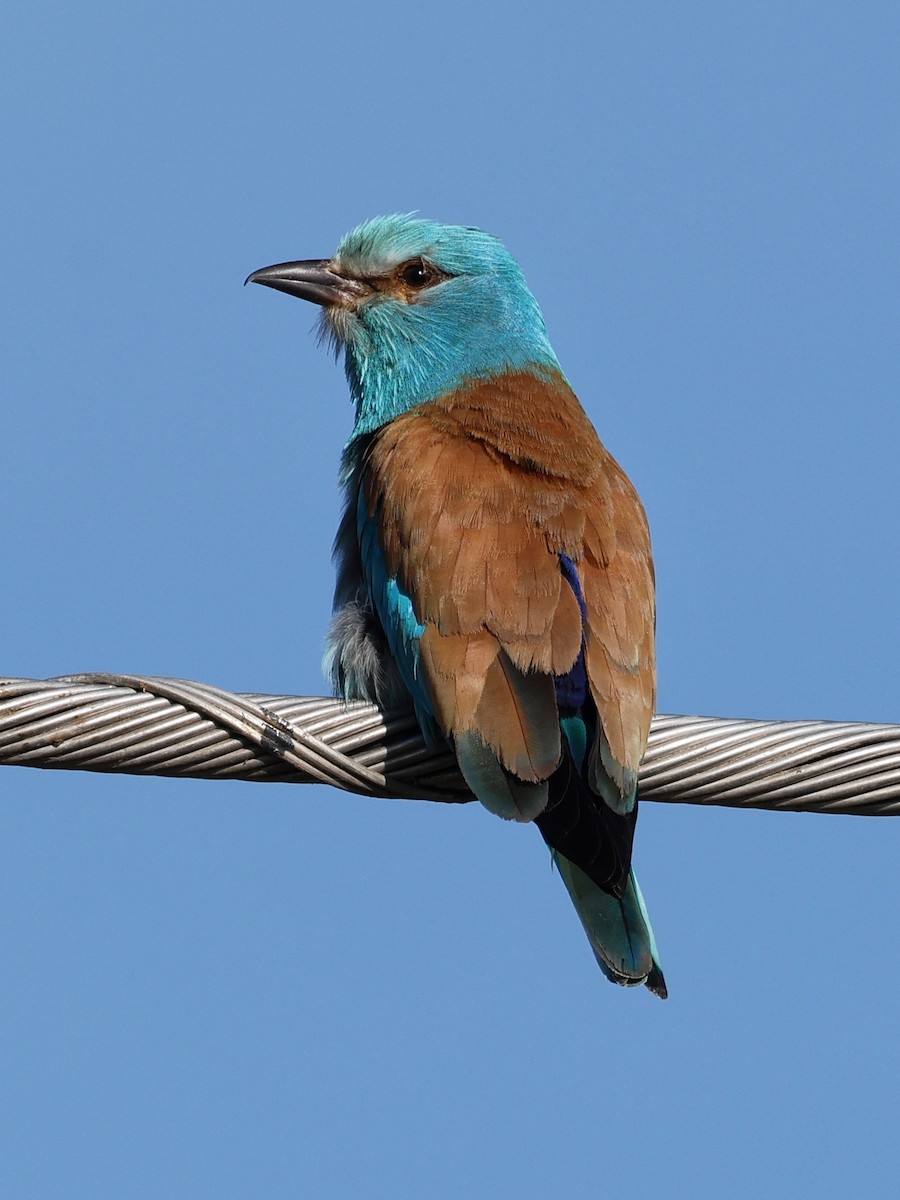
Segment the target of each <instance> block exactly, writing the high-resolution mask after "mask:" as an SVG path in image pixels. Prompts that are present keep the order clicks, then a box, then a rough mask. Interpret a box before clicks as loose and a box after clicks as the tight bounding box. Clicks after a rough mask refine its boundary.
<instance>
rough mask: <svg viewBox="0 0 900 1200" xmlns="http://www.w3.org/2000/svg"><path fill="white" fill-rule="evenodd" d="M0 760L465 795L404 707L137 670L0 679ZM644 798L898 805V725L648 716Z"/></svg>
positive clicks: (428, 795)
mask: <svg viewBox="0 0 900 1200" xmlns="http://www.w3.org/2000/svg"><path fill="white" fill-rule="evenodd" d="M0 764H5V765H8V766H27V767H43V768H53V769H58V770H74V771H105V772H119V773H123V774H131V775H167V776H181V777H193V778H200V779H246V780H252V781H255V782H279V783H315V782H318V783H327V784H331V785H333V786H334V787H339V788H343V789H344V790H346V791H351V792H358V793H360V794H362V795H368V796H380V797H386V796H392V797H399V798H408V799H420V800H436V801H442V802H444V803H465V802H467V801H469V800H471V799H472V795H471V793H470V792H469V791H468V789H467V788H466V785H465V783H464V782H463V780H462V778H461V777H460V775H459V772H458V770H457V768H456V763H455V760H454V758H453V755H452V753H450V752H449V751H448V750H446V749H435V748H431V747H428V746H426V744H425V743H424V741H423V740H422V737H421V735H420V733H419V730H418V726H417V725H416V721H415V718H414V716H413V715H412V713H410V712H406V711H403V712H381V711H380V710H379V709H377V708H375V707H373V706H372V705H369V704H364V703H359V702H355V703H351V704H345V703H344V702H342V701H340V700H332V699H325V698H322V697H316V696H276V695H269V694H265V693H255V692H254V693H245V694H236V693H233V692H228V691H225V690H224V689H222V688H217V687H212V686H211V685H209V684H205V683H196V682H193V681H191V680H185V679H164V678H157V677H154V676H138V675H107V674H92V675H66V676H61V677H59V678H57V679H45V680H39V679H0ZM639 786H640V796H641V799H642V800H657V801H665V802H667V803H675V804H716V805H726V806H729V807H736V808H773V809H782V810H791V811H816V812H841V813H854V814H860V815H870V816H893V815H897V814H900V726H896V725H871V724H860V723H850V722H835V721H750V720H744V719H729V718H722V717H680V716H658V717H656V719H655V720H654V722H653V728H652V730H651V733H650V744H649V747H648V750H647V754H646V756H645V758H644V762H643V765H642V767H641V773H640V785H639Z"/></svg>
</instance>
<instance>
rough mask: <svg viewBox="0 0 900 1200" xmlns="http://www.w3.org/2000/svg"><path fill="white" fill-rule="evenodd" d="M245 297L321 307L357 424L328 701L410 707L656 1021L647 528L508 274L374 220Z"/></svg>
mask: <svg viewBox="0 0 900 1200" xmlns="http://www.w3.org/2000/svg"><path fill="white" fill-rule="evenodd" d="M250 281H252V282H253V283H261V284H264V285H265V286H266V287H271V288H277V289H278V290H279V291H282V292H287V293H288V294H289V295H292V296H299V297H301V298H302V299H304V300H311V301H312V302H313V303H314V304H318V305H320V306H321V308H322V316H321V328H322V331H323V332H324V333H325V335H326V336H327V338H328V339H330V340H331V341H332V342H333V343H334V345H335V347H336V349H338V350H339V351H342V352H343V357H344V365H345V370H346V374H347V380H348V382H349V385H350V394H351V397H352V399H353V403H354V405H355V408H356V420H355V424H354V426H353V432H352V433H351V435H350V440H349V441H348V443H347V446H346V448H345V450H344V456H343V469H342V482H343V486H344V491H345V495H346V507H345V510H344V516H343V519H342V521H341V524H340V527H339V529H338V533H337V537H336V539H335V560H336V564H337V585H336V590H335V599H334V618H333V622H332V626H331V632H330V635H329V640H328V646H327V651H326V663H327V669H328V670H329V672H330V675H331V678H332V680H333V683H334V687H335V690H336V692H337V694H338V695H341V696H344V697H345V698H346V699H348V700H369V701H372V702H373V703H376V704H379V705H381V706H382V707H384V708H390V707H396V706H398V705H403V704H405V705H407V706H408V705H409V704H410V703H411V704H412V705H413V706H414V708H415V712H416V715H417V718H418V722H419V725H420V726H421V729H422V732H423V734H424V736H425V738H426V739H427V740H428V741H429V742H431V743H432V744H435V743H439V744H444V743H449V744H450V745H451V746H452V748H453V751H454V753H455V755H456V758H457V761H458V763H459V768H460V771H461V772H462V775H463V777H464V778H465V780H466V783H467V784H468V786H469V788H470V789H471V790H472V792H473V793H474V795H475V796H477V798H478V799H479V800H480V801H481V803H482V804H483V805H484V806H485V808H487V809H489V810H490V811H491V812H492V813H496V814H497V815H498V816H500V817H504V818H506V819H508V820H514V821H531V822H533V823H534V824H535V825H536V826H537V827H538V829H539V830H540V833H541V835H542V837H543V838H544V841H545V842H546V843H547V844H548V846H549V847H550V850H551V853H552V856H553V859H554V861H555V863H556V866H557V868H558V870H559V874H560V876H561V877H562V880H563V883H564V884H565V886H566V888H567V889H568V892H569V895H570V896H571V898H572V902H573V903H574V905H575V908H576V910H577V912H578V915H579V917H580V918H581V922H582V924H583V926H584V929H585V932H586V933H587V936H588V939H589V941H590V944H591V947H592V949H593V951H594V954H595V955H596V958H597V961H598V963H599V964H600V967H601V969H602V970H603V972H604V973H605V974H606V975H607V977H608V978H609V979H611V980H613V982H615V983H620V984H624V985H626V986H629V985H636V984H646V985H647V987H648V988H649V989H650V991H652V992H654V993H655V994H656V995H657V996H661V997H664V996H665V995H666V985H665V980H664V979H663V974H662V971H661V969H660V966H659V961H658V957H657V952H656V945H655V942H654V938H653V933H652V931H651V928H650V922H649V919H648V917H647V910H646V908H645V906H644V901H643V898H642V896H641V890H640V888H639V887H638V882H637V879H636V878H635V875H634V871H633V870H632V868H631V849H632V840H633V837H634V828H635V820H636V817H637V776H638V767H639V765H640V762H641V758H642V756H643V754H644V750H645V748H646V745H647V737H648V734H649V730H650V720H651V717H652V716H653V710H654V703H655V693H656V665H655V653H654V625H655V596H654V577H653V562H652V558H651V553H650V536H649V532H648V528H647V519H646V516H645V514H644V509H643V507H642V505H641V502H640V500H639V498H638V496H637V493H636V492H635V490H634V488H633V487H632V485H631V483H630V482H629V480H628V478H627V477H626V475H625V473H624V472H623V471H622V469H621V467H619V465H618V464H617V463H616V461H615V460H614V459H613V458H612V456H611V455H610V454H609V453H608V451H607V450H606V449H605V448H604V446H603V445H602V443H601V442H600V439H599V438H598V436H597V434H596V432H595V430H594V428H593V426H592V425H591V422H590V420H589V419H588V417H587V415H586V414H585V412H584V409H583V408H582V407H581V405H580V404H579V402H578V399H577V397H576V396H575V393H574V392H573V391H572V388H571V387H570V386H569V383H568V381H567V379H566V377H565V375H564V374H563V372H562V368H561V367H560V365H559V362H558V361H557V358H556V355H555V354H554V353H553V349H552V347H551V345H550V341H549V339H548V336H547V330H546V327H545V325H544V320H543V317H542V315H541V311H540V309H539V308H538V305H537V302H536V301H535V299H534V297H533V296H532V294H531V292H530V291H529V290H528V287H527V285H526V283H525V279H524V276H523V274H522V271H521V269H520V268H519V266H518V264H517V263H516V262H515V260H514V259H513V258H512V256H511V255H510V254H509V252H508V251H507V250H506V249H505V248H504V246H503V245H502V244H501V243H500V242H499V241H497V239H496V238H494V237H491V236H489V235H488V234H486V233H482V232H481V231H480V230H478V229H469V228H464V227H462V226H457V225H442V224H438V223H436V222H434V221H426V220H421V219H419V218H416V217H412V216H388V217H376V218H375V219H374V220H371V221H367V222H366V223H365V224H363V225H360V226H359V228H357V229H354V230H353V231H352V232H351V233H349V234H347V236H346V237H345V238H344V239H343V241H342V242H341V244H340V246H339V247H338V249H337V252H336V253H335V255H334V256H333V257H332V258H330V259H325V260H318V259H316V260H307V261H303V262H289V263H279V264H277V265H276V266H272V267H264V268H263V269H262V270H259V271H255V272H254V273H253V274H252V275H251V276H250V278H249V280H248V282H250Z"/></svg>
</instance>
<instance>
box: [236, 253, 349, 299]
mask: <svg viewBox="0 0 900 1200" xmlns="http://www.w3.org/2000/svg"><path fill="white" fill-rule="evenodd" d="M248 283H261V284H262V285H263V286H264V287H270V288H275V289H276V291H279V292H287V294H288V295H289V296H299V297H300V299H301V300H311V301H312V303H313V304H321V305H322V306H323V307H325V308H331V307H332V306H333V305H335V304H342V305H348V304H352V303H353V302H355V301H357V300H359V299H360V298H361V297H362V296H364V295H366V293H367V292H368V288H366V286H365V285H364V284H362V283H360V282H359V280H357V279H346V278H345V277H344V276H343V275H338V273H337V272H336V271H334V270H332V268H331V263H330V262H329V261H328V259H325V258H308V259H304V260H303V261H302V262H287V263H275V265H274V266H272V267H261V268H260V269H259V270H258V271H254V272H253V274H252V275H248V276H247V278H246V279H245V280H244V284H245V285H246V284H248Z"/></svg>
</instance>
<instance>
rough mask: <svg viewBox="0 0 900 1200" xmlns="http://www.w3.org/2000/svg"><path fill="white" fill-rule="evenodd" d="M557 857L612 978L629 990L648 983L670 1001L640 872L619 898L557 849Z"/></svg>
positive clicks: (630, 878)
mask: <svg viewBox="0 0 900 1200" xmlns="http://www.w3.org/2000/svg"><path fill="white" fill-rule="evenodd" d="M551 854H552V855H553V861H554V862H555V864H556V867H557V870H558V871H559V873H560V876H561V877H562V881H563V883H564V884H565V885H566V889H567V891H568V893H569V895H570V896H571V897H572V903H573V904H574V905H575V911H576V912H577V913H578V916H579V917H580V918H581V924H582V925H583V926H584V931H585V933H586V934H587V937H588V941H589V942H590V944H591V949H592V950H593V951H594V955H595V957H596V959H597V962H598V963H599V965H600V970H601V971H602V972H603V974H604V975H605V976H606V978H607V979H610V980H612V982H613V983H619V984H622V986H623V987H637V986H639V985H640V984H646V986H647V987H648V988H649V989H650V991H651V992H653V994H654V995H655V996H659V997H660V999H662V1000H665V998H666V996H667V995H668V991H667V989H666V981H665V979H664V978H663V973H662V969H661V968H660V965H659V955H658V954H657V950H656V940H655V938H654V937H653V930H652V929H651V927H650V919H649V917H648V916H647V909H646V907H645V905H644V897H643V896H642V895H641V889H640V887H639V886H638V881H637V879H636V877H635V874H634V871H633V870H632V871H630V872H629V875H628V882H627V884H626V885H625V890H624V892H623V894H622V898H621V899H619V898H618V897H617V896H613V895H610V893H609V892H604V891H603V890H602V889H601V888H599V887H598V886H597V885H596V883H594V881H593V880H592V879H590V878H589V877H588V876H587V875H585V873H584V871H582V870H581V868H580V867H576V866H575V864H574V863H572V862H569V860H568V859H567V858H564V857H563V855H562V854H560V853H559V852H558V851H556V850H552V851H551Z"/></svg>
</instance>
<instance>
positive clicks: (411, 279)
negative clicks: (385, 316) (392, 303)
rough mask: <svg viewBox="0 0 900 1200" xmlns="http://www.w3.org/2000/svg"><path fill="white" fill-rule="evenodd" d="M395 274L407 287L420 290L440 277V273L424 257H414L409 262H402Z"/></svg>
mask: <svg viewBox="0 0 900 1200" xmlns="http://www.w3.org/2000/svg"><path fill="white" fill-rule="evenodd" d="M397 275H398V277H399V278H400V280H401V282H403V283H405V284H406V286H407V287H408V288H414V289H415V290H416V291H420V290H421V289H422V288H426V287H428V285H429V284H430V283H434V282H435V281H436V280H438V279H440V276H441V273H440V271H438V270H437V269H436V268H435V267H433V266H432V265H431V263H427V262H425V260H424V259H421V258H414V259H412V260H411V261H410V262H408V263H404V264H403V266H402V267H400V269H399V270H398V272H397Z"/></svg>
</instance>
